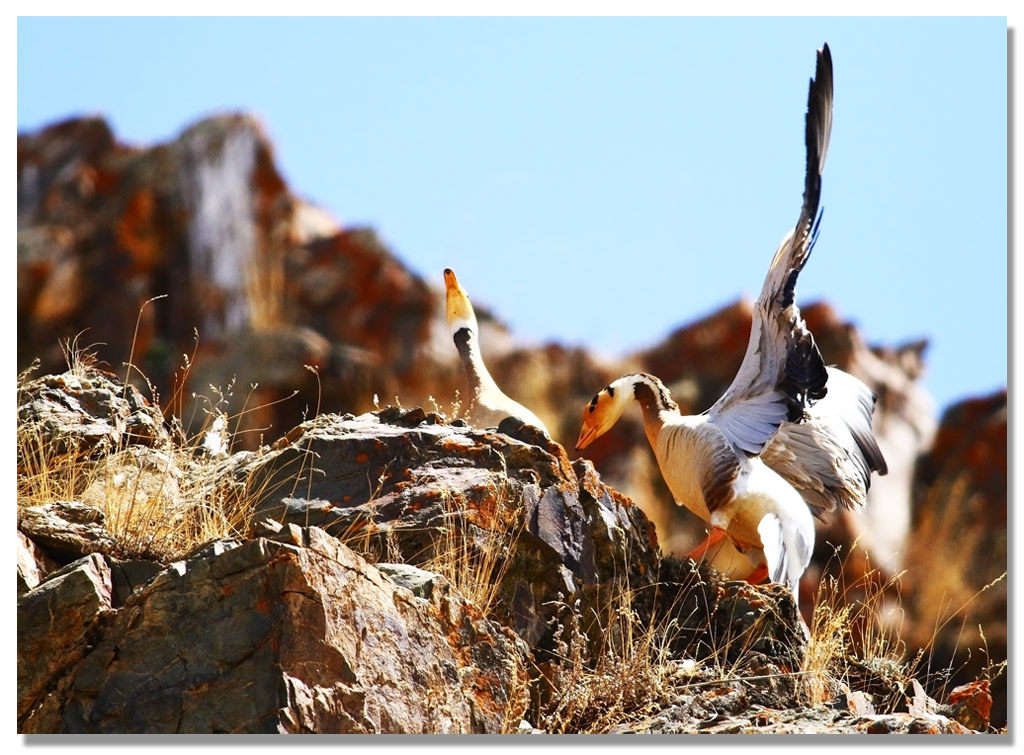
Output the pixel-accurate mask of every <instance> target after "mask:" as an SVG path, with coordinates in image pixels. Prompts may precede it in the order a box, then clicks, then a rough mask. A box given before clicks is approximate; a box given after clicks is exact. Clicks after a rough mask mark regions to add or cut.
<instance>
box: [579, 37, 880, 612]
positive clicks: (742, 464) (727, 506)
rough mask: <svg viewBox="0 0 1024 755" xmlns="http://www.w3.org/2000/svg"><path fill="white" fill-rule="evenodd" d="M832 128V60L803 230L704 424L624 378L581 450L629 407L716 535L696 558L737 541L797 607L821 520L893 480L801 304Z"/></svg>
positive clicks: (853, 392) (587, 427)
mask: <svg viewBox="0 0 1024 755" xmlns="http://www.w3.org/2000/svg"><path fill="white" fill-rule="evenodd" d="M831 126H832V57H831V53H830V51H829V48H828V45H825V46H824V47H823V48H822V49H821V50H819V51H818V57H817V70H816V72H815V76H814V78H813V79H811V83H810V88H809V92H808V98H807V118H806V142H807V167H806V176H805V183H804V201H803V206H802V207H801V209H800V217H799V219H798V220H797V223H796V226H795V227H794V228H793V229H792V230H791V231H790V232H789V233H788V234H787V235H786V237H785V238H784V239H783V240H782V243H781V244H780V245H779V248H778V250H777V251H776V252H775V257H774V258H773V259H772V263H771V266H770V267H769V269H768V275H767V276H766V277H765V281H764V286H763V287H762V289H761V294H760V296H758V298H757V301H756V302H755V304H754V314H753V323H752V324H751V329H750V340H749V342H748V345H747V351H746V354H745V355H744V357H743V361H742V363H741V364H740V367H739V371H738V372H737V374H736V377H735V379H734V380H733V382H732V384H731V385H730V386H729V388H728V389H727V390H726V392H725V393H724V394H723V395H722V397H721V398H720V399H719V400H718V401H717V402H715V404H714V405H713V406H712V407H711V408H710V409H708V410H707V411H705V412H704V413H703V414H700V415H694V416H683V415H681V414H680V412H679V407H678V406H677V405H676V403H675V402H674V401H673V400H672V397H671V396H670V395H669V392H668V390H667V389H666V388H665V386H664V385H663V384H662V382H661V381H660V380H658V378H656V377H654V376H653V375H648V374H643V373H641V374H633V375H626V376H624V377H621V378H619V379H618V380H616V381H614V382H613V383H611V384H610V385H609V386H607V387H606V388H604V389H603V390H601V391H600V393H598V394H597V395H596V396H594V398H593V399H592V400H591V401H590V403H589V404H588V405H587V406H586V407H585V408H584V411H583V427H582V429H581V430H580V436H579V440H578V442H577V444H576V448H577V450H581V449H583V448H585V447H586V446H587V445H588V444H589V443H591V441H593V440H594V439H595V438H597V437H598V436H600V435H601V434H602V433H604V432H606V431H607V430H608V429H609V428H610V427H611V426H612V425H613V424H614V423H615V421H616V420H617V419H618V418H619V416H621V414H622V412H623V410H624V409H625V408H626V406H627V404H628V403H629V401H630V400H634V399H635V400H636V401H637V402H638V403H639V404H640V407H641V410H642V412H643V421H644V430H645V432H646V435H647V439H648V441H650V444H651V448H652V449H653V450H654V453H655V456H656V457H657V459H658V466H659V467H660V469H661V473H662V476H663V477H664V478H665V482H666V483H667V484H668V487H669V489H670V490H671V492H672V495H673V497H674V498H675V500H676V502H677V503H678V504H680V505H682V506H686V507H687V508H688V509H690V510H691V511H692V512H694V513H695V514H696V515H697V516H699V517H701V518H702V519H703V520H704V521H705V522H707V523H708V524H710V525H711V532H710V534H709V535H708V539H707V540H706V541H705V542H704V543H703V544H701V545H700V546H698V548H696V549H694V551H693V552H691V554H690V555H691V556H692V557H700V556H702V555H703V554H704V552H705V551H706V550H707V548H708V547H709V546H710V545H713V544H715V543H717V542H719V541H720V540H721V539H722V538H723V537H728V538H729V539H730V540H731V541H732V543H733V544H734V545H735V546H736V547H737V548H738V549H739V550H741V551H742V552H744V554H745V555H747V556H748V558H750V559H751V561H752V562H753V563H754V564H755V565H757V566H758V567H759V568H758V569H757V570H756V572H755V574H752V575H750V576H749V577H748V579H750V580H751V581H760V580H761V579H764V577H765V576H767V577H769V578H770V579H771V580H772V581H774V582H780V583H784V584H787V585H788V586H789V587H790V588H791V589H792V590H793V593H794V595H797V588H798V584H799V580H800V576H801V575H802V574H803V572H804V570H805V569H806V568H807V564H808V562H809V560H810V557H811V551H812V549H813V547H814V520H813V518H812V511H813V513H814V514H815V515H817V516H821V515H822V514H824V513H825V512H827V511H831V510H832V509H834V508H835V507H836V505H837V504H838V505H842V506H847V507H851V506H858V505H860V504H863V503H864V501H865V498H866V495H867V489H868V485H869V484H870V475H871V472H872V471H877V472H879V473H880V474H885V472H886V466H885V461H884V459H883V458H882V454H881V452H880V451H879V449H878V445H877V443H876V442H875V439H874V437H873V435H872V432H871V414H872V410H873V408H874V401H875V396H874V394H873V393H872V392H871V391H870V390H869V389H868V387H867V386H865V385H864V384H863V383H861V382H860V381H859V380H857V379H856V378H854V377H853V376H851V375H848V374H846V373H844V372H842V371H840V370H838V369H835V368H831V367H829V368H826V367H825V365H824V363H823V361H822V358H821V354H820V352H819V351H818V347H817V345H816V344H815V342H814V338H813V336H812V335H811V333H810V331H809V330H808V329H807V327H806V325H805V324H804V321H803V318H802V316H801V314H800V310H799V308H798V307H797V305H796V303H795V298H794V297H795V287H796V280H797V276H798V275H799V273H800V270H801V269H802V268H803V266H804V264H805V263H806V261H807V258H808V256H809V254H810V252H811V248H812V247H813V246H814V241H815V238H816V236H817V229H818V223H817V220H816V218H818V219H820V216H819V215H818V202H819V198H820V194H821V170H822V167H823V166H824V163H825V154H826V152H827V150H828V142H829V135H830V132H831Z"/></svg>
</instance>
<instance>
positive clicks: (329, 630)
mask: <svg viewBox="0 0 1024 755" xmlns="http://www.w3.org/2000/svg"><path fill="white" fill-rule="evenodd" d="M274 537H275V539H269V538H256V539H254V540H250V541H248V542H246V543H244V544H228V545H219V544H218V545H216V546H215V547H212V548H207V549H206V550H205V551H204V552H202V553H199V554H196V555H195V556H193V557H192V558H189V559H186V560H185V561H183V562H178V563H175V564H173V565H171V566H170V567H168V568H166V569H164V570H163V571H161V572H160V573H159V574H157V575H156V576H155V577H154V578H153V579H152V580H151V581H150V582H149V583H148V584H147V585H145V586H144V587H143V588H141V589H140V590H138V591H137V592H135V593H134V594H133V595H131V597H129V598H128V599H127V601H126V602H125V603H124V605H123V606H122V607H121V608H120V609H119V610H118V611H117V612H116V616H115V617H114V618H113V620H112V621H109V622H107V624H106V625H105V626H103V627H101V628H98V627H96V626H95V625H96V624H98V623H100V622H102V619H103V616H104V613H105V612H108V611H109V609H110V607H111V600H110V577H109V570H105V569H104V567H105V563H104V562H103V561H102V559H99V558H98V557H95V556H93V557H91V559H92V561H91V562H87V563H76V564H74V565H73V568H71V569H70V572H69V573H70V575H72V576H73V577H77V583H76V584H75V585H74V589H73V590H72V588H69V587H65V583H66V582H68V581H69V580H70V577H69V578H64V579H61V578H59V577H54V578H53V579H51V580H50V581H49V582H47V583H45V585H44V586H43V587H40V588H37V590H34V591H32V592H30V593H29V594H28V595H27V596H26V597H25V598H23V600H22V601H21V603H20V604H19V610H20V612H21V613H20V614H19V631H21V630H22V628H24V634H23V635H19V651H21V652H20V654H19V671H21V670H22V669H24V670H25V677H26V678H25V679H22V677H21V675H19V691H20V692H21V693H22V694H21V695H20V696H19V710H18V715H19V722H20V724H21V725H20V728H21V730H22V731H27V732H33V731H34V732H43V731H62V732H68V733H75V732H78V733H82V732H89V733H132V732H134V733H189V732H191V733H195V732H210V733H219V732H229V733H268V732H293V733H301V732H337V733H403V732H406V733H408V732H413V733H499V732H500V731H502V728H503V726H504V725H506V720H505V718H506V716H507V715H512V716H515V715H516V714H517V712H521V711H523V710H525V708H526V702H527V701H526V699H525V697H524V695H525V687H526V671H525V663H526V659H527V655H526V648H525V645H524V644H523V643H522V641H521V640H519V639H518V638H517V637H516V636H515V635H514V634H513V633H512V632H510V631H509V630H507V629H505V628H503V627H501V626H500V625H498V624H496V623H494V622H492V621H489V620H488V619H486V618H485V617H484V616H483V615H482V614H481V613H480V611H479V609H478V608H476V607H475V606H473V605H472V604H470V603H468V602H466V601H465V600H463V599H461V598H459V597H458V596H456V595H454V594H452V593H451V592H450V591H449V590H448V589H447V586H446V585H445V584H444V581H443V580H441V579H440V578H438V580H437V582H436V584H435V586H434V589H433V591H432V593H431V596H430V598H429V599H424V598H419V597H416V596H414V595H413V594H412V593H411V592H410V591H409V590H407V589H405V588H402V587H399V586H398V585H396V584H395V583H394V582H393V581H392V580H391V579H389V578H388V577H387V576H386V575H385V574H383V573H382V572H380V571H379V570H378V569H376V568H375V567H373V566H372V565H371V564H369V563H367V562H366V561H365V560H363V559H362V558H360V557H359V556H358V555H356V554H355V553H353V552H352V551H351V550H349V549H348V548H346V547H345V546H343V545H341V544H340V543H339V542H338V541H337V540H336V539H334V538H331V537H329V536H328V535H326V534H325V533H324V532H322V531H321V530H318V529H316V528H309V529H299V528H294V527H289V528H282V529H281V530H280V531H279V532H278V533H276V534H274ZM78 583H80V584H78ZM88 588H91V589H88ZM64 592H67V593H69V594H68V595H66V596H64V599H63V600H62V602H61V603H60V606H59V608H60V609H61V610H59V611H54V610H53V609H55V608H57V607H58V606H56V605H54V604H53V599H48V598H49V595H48V594H55V595H61V593H64ZM79 605H80V606H81V608H80V609H79V610H75V611H66V610H64V609H66V608H67V607H69V606H72V607H74V606H79ZM47 608H48V609H51V610H49V611H46V610H45V609H47ZM47 617H50V618H51V620H52V619H53V617H59V624H58V626H54V625H53V623H50V624H47V621H46V619H47ZM22 619H23V621H22ZM89 630H91V631H92V635H93V636H92V638H91V639H92V642H91V644H90V645H88V646H83V644H82V643H81V642H78V643H77V644H76V643H75V642H69V643H67V644H62V643H59V642H55V640H64V639H66V638H67V639H71V640H72V641H74V640H78V639H79V638H80V637H82V636H84V635H85V634H86V633H87V631H89ZM58 631H60V632H61V634H60V635H57V634H56V633H57V632H58ZM46 643H50V644H46ZM54 651H59V654H58V653H57V652H54ZM86 651H87V652H86ZM72 653H75V654H77V656H78V657H69V655H70V654H72ZM40 659H42V661H41V660H40ZM73 661H77V662H75V663H73ZM46 687H49V688H54V689H56V690H58V691H60V692H63V693H64V695H66V697H64V699H63V701H62V703H63V705H61V704H59V703H57V702H56V701H55V700H54V695H55V694H57V693H56V692H55V693H53V694H50V695H48V696H44V695H42V694H41V692H42V690H43V689H45V688H46ZM518 721H519V719H518V718H516V719H515V720H514V721H513V722H512V723H513V724H518Z"/></svg>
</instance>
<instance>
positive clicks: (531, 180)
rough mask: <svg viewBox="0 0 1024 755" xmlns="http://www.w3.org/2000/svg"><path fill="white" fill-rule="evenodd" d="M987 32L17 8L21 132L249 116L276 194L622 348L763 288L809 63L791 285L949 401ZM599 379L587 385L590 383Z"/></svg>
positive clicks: (994, 261)
mask: <svg viewBox="0 0 1024 755" xmlns="http://www.w3.org/2000/svg"><path fill="white" fill-rule="evenodd" d="M1006 26H1007V24H1006V19H1005V18H1000V17H997V18H989V19H970V18H950V19H918V18H903V19H887V18H886V19H882V18H822V19H791V18H775V19H773V18H759V19H745V18H726V19H714V18H626V19H622V18H618V19H614V18H609V19H579V18H562V19H554V18H552V19H538V18H521V19H508V18H494V19H460V18H449V19H402V18H398V19H373V18H350V19H342V18H294V19H239V18H222V19H212V18H173V19H172V18H136V19H118V18H85V19H82V18H77V19H67V18H32V19H25V18H21V19H19V21H18V29H17V31H18V35H17V36H18V39H17V42H18V46H17V63H18V68H17V86H18V88H17V110H18V112H17V118H18V129H19V131H22V130H33V129H37V128H39V127H41V126H44V125H46V124H48V123H50V122H52V121H55V120H58V119H62V118H65V117H68V116H71V115H75V114H96V113H98V114H102V115H104V116H105V117H106V118H107V119H108V120H109V122H110V123H111V125H112V127H113V129H114V131H115V133H116V135H117V137H118V138H119V139H120V140H122V141H126V142H128V143H133V144H139V145H147V144H155V143H158V142H162V141H165V140H168V139H171V138H174V137H175V136H176V135H177V134H179V133H180V132H181V131H182V130H183V129H184V128H186V127H187V126H189V125H190V124H192V123H194V122H195V121H196V120H198V119H200V118H202V117H204V116H206V115H209V114H212V113H216V112H221V111H226V110H243V111H247V112H251V113H254V114H255V115H257V116H258V117H259V118H260V119H261V120H262V122H263V123H264V125H265V128H266V131H267V134H268V135H269V137H270V139H271V140H272V142H273V144H274V147H275V155H276V159H277V162H278V165H279V167H280V169H281V170H282V172H283V173H284V175H285V178H286V180H287V181H288V183H289V185H290V187H291V189H292V191H294V192H295V193H297V194H300V195H302V196H303V197H305V198H306V199H308V200H310V201H312V202H314V203H316V204H318V205H321V206H323V207H324V208H325V209H327V210H328V211H329V212H330V213H331V214H332V215H334V216H335V217H336V218H337V219H338V220H339V222H341V223H342V224H345V225H350V226H351V225H372V226H374V227H375V228H376V229H377V230H378V232H379V233H380V234H381V236H382V237H383V238H384V240H385V241H386V242H387V243H388V244H389V246H390V247H391V248H392V250H393V251H394V252H395V253H396V254H397V255H398V256H399V257H400V258H401V259H402V260H403V261H405V262H406V263H407V264H408V265H410V266H411V267H412V268H413V269H414V270H416V271H417V272H419V273H420V274H422V275H424V276H426V277H428V278H429V279H431V280H433V281H434V282H435V283H436V284H437V285H438V286H441V285H442V277H441V271H442V269H443V268H444V267H452V268H454V269H455V271H456V272H457V273H458V275H459V279H460V281H461V282H462V283H463V285H464V286H465V288H466V289H467V290H468V291H469V293H470V295H471V296H472V297H473V299H474V300H475V301H477V302H479V303H486V304H488V305H490V306H491V307H492V308H493V310H494V311H495V313H496V314H497V315H498V316H499V317H500V318H501V319H503V320H504V321H505V322H506V323H507V324H508V325H509V327H510V328H511V329H512V331H513V332H514V333H515V334H517V335H519V336H520V337H522V338H523V339H525V340H528V341H531V342H543V341H559V342H562V343H566V344H585V345H587V346H590V347H591V348H593V349H595V350H597V351H598V352H601V353H605V354H609V355H615V354H623V353H626V352H629V351H632V350H635V349H639V348H643V347H646V346H650V345H653V344H654V343H656V342H658V341H659V340H660V339H662V338H663V337H664V336H665V335H666V334H667V333H669V332H670V331H671V330H672V329H673V328H675V327H677V326H679V325H682V324H686V323H689V322H691V321H693V320H694V319H696V318H698V317H700V316H702V315H704V314H707V313H708V312H710V311H713V310H714V309H716V308H717V307H719V306H722V305H725V304H727V303H730V302H732V301H734V300H735V299H736V298H737V297H738V296H740V295H744V294H745V295H748V296H750V297H753V296H755V295H756V294H757V292H758V291H759V289H760V286H761V282H762V279H763V277H764V274H765V272H766V270H767V266H768V264H769V262H770V260H771V256H772V254H773V253H774V251H775V248H776V246H777V244H778V242H779V241H780V239H781V238H782V236H783V234H784V233H785V232H786V231H787V230H788V229H789V228H790V227H791V226H792V224H793V223H794V221H795V220H796V217H797V214H798V212H799V209H800V202H801V193H802V174H803V162H804V155H803V151H804V145H803V117H804V112H805V107H806V96H807V82H808V79H809V77H810V76H811V75H812V73H813V71H814V54H815V50H816V49H817V48H818V47H820V46H821V44H822V43H823V42H825V41H827V42H828V43H829V45H830V47H831V49H832V54H833V61H834V66H835V121H834V126H833V131H832V142H831V147H830V151H829V156H828V162H827V164H826V167H825V174H824V180H823V197H822V203H823V205H824V208H825V217H824V221H823V223H822V230H821V236H820V239H819V243H818V246H817V247H816V248H815V252H814V254H813V255H812V257H811V259H810V261H809V263H808V265H807V267H806V268H805V270H804V272H803V274H802V275H801V279H800V282H799V285H798V288H797V297H798V301H801V302H803V303H808V302H811V301H815V300H819V299H825V300H827V301H829V302H831V303H832V304H833V305H834V306H835V307H836V309H837V310H838V312H839V315H840V316H841V317H842V318H844V319H847V320H850V321H852V322H854V323H855V324H856V325H858V326H859V328H860V329H861V331H862V333H863V334H864V336H865V338H866V339H867V340H868V342H869V343H879V344H887V345H897V344H900V343H903V342H905V341H909V340H913V339H917V338H921V337H927V338H928V339H929V340H930V341H931V347H930V349H929V351H928V352H927V355H926V359H927V363H928V370H929V371H928V375H927V377H926V385H927V387H928V388H929V389H930V390H931V392H932V394H933V395H934V396H935V398H936V401H937V404H938V406H939V408H942V407H944V406H946V405H947V404H948V403H950V402H951V401H954V400H957V399H959V398H963V397H965V396H969V395H977V394H981V393H986V392H989V391H991V390H995V389H998V388H1001V387H1003V386H1005V385H1006V375H1007V288H1008V286H1007V215H1006V208H1007V202H1006V196H1007V133H1006V123H1007V110H1006V92H1007V54H1006V51H1007V32H1006ZM596 387H599V386H596Z"/></svg>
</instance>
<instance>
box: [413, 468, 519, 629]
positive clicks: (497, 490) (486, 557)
mask: <svg viewBox="0 0 1024 755" xmlns="http://www.w3.org/2000/svg"><path fill="white" fill-rule="evenodd" d="M503 463H504V460H503ZM484 499H485V501H486V504H487V505H476V506H474V505H470V504H468V502H467V501H465V500H464V499H463V498H462V496H461V495H459V494H458V493H455V492H452V491H450V490H442V491H441V503H442V514H441V516H442V523H441V526H440V532H439V534H437V535H434V536H433V537H432V539H433V548H432V554H431V556H430V558H429V559H428V560H427V561H426V563H425V564H424V566H423V568H424V569H426V570H427V571H432V572H435V573H437V574H440V575H442V576H443V577H444V578H445V579H446V580H447V581H448V583H449V584H450V585H451V587H452V589H453V590H454V591H455V592H456V593H457V594H459V595H461V596H462V597H463V598H465V599H466V600H468V601H470V602H472V603H473V604H474V605H476V606H477V607H478V608H479V609H480V610H481V611H482V612H483V613H484V615H485V616H490V615H491V614H492V611H493V609H494V606H495V604H496V603H497V601H498V597H499V595H500V593H501V588H502V582H503V581H504V578H505V574H506V572H507V571H508V568H509V564H510V563H511V561H512V553H513V551H514V550H515V547H516V544H517V543H518V541H519V537H520V535H521V534H522V532H523V529H524V527H525V526H526V521H525V517H524V516H523V513H522V511H521V509H520V506H521V499H520V500H517V498H516V496H515V495H514V494H513V491H512V489H511V485H510V483H509V480H508V476H507V473H506V472H504V471H502V472H501V473H499V475H498V482H496V483H494V484H493V486H492V488H491V489H490V490H489V491H488V492H487V493H486V494H485V496H484Z"/></svg>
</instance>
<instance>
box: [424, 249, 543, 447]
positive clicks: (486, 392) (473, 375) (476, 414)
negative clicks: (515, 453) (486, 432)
mask: <svg viewBox="0 0 1024 755" xmlns="http://www.w3.org/2000/svg"><path fill="white" fill-rule="evenodd" d="M444 285H445V292H446V306H445V312H446V316H447V319H448V328H449V330H450V331H451V334H452V340H453V341H454V342H455V348H456V349H458V352H459V358H460V360H461V361H462V366H463V368H464V369H465V372H466V381H467V383H468V388H469V396H468V397H467V400H468V407H467V409H466V412H465V413H466V415H467V416H468V418H469V420H470V422H471V423H472V424H473V426H474V427H481V428H483V427H497V426H498V424H499V423H501V421H502V420H503V419H505V418H507V417H516V418H518V419H520V420H522V421H523V422H524V423H525V424H528V425H533V426H534V427H536V428H538V429H539V430H541V431H543V432H544V434H545V435H547V436H548V437H550V436H551V433H549V432H548V429H547V428H546V427H545V426H544V423H543V422H541V421H540V418H538V417H537V415H536V414H534V413H533V412H531V411H530V410H529V409H527V408H526V407H525V406H523V405H522V404H520V403H519V402H518V401H515V400H513V399H511V398H509V397H508V396H506V395H505V393H504V392H503V391H502V390H501V388H499V387H498V384H497V383H495V382H494V378H492V377H491V373H490V372H489V371H488V370H487V366H486V365H485V364H484V360H483V357H482V356H481V355H480V341H479V335H478V334H479V327H478V325H477V321H476V313H475V312H474V311H473V305H472V303H471V302H470V301H469V296H468V294H466V292H465V290H464V289H463V288H462V286H460V285H459V281H458V280H457V279H456V277H455V273H454V271H452V270H451V268H446V269H445V271H444Z"/></svg>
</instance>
